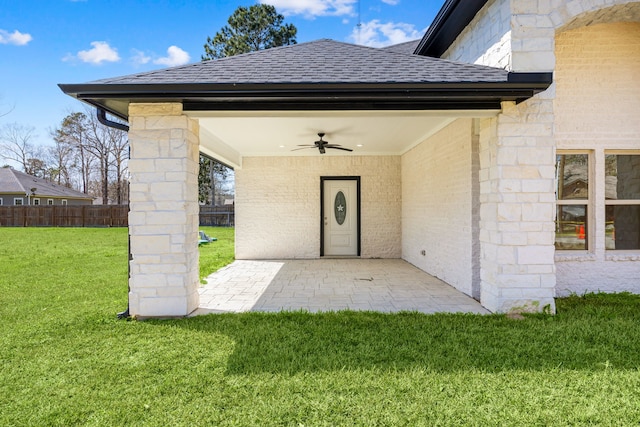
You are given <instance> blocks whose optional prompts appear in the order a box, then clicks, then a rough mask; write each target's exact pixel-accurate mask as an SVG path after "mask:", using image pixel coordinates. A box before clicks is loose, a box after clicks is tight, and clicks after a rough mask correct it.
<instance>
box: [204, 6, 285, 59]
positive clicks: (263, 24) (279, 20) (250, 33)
mask: <svg viewBox="0 0 640 427" xmlns="http://www.w3.org/2000/svg"><path fill="white" fill-rule="evenodd" d="M227 22H228V23H229V25H225V26H224V27H222V29H221V30H220V31H218V32H217V33H216V35H215V36H214V37H213V38H211V37H207V43H206V44H205V45H204V50H205V54H204V55H202V60H203V61H208V60H211V59H218V58H224V57H227V56H233V55H239V54H241V53H248V52H254V51H257V50H263V49H269V48H272V47H278V46H287V45H292V44H296V33H297V32H298V30H297V29H296V27H295V26H294V25H293V24H284V23H283V22H284V16H282V15H281V14H279V13H277V12H276V8H275V7H273V6H271V5H268V4H256V5H253V6H250V7H249V8H246V7H244V6H240V7H239V8H237V9H236V10H235V12H233V14H232V15H231V16H230V17H229V20H228V21H227Z"/></svg>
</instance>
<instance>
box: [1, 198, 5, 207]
mask: <svg viewBox="0 0 640 427" xmlns="http://www.w3.org/2000/svg"><path fill="white" fill-rule="evenodd" d="M3 203H4V199H3V198H2V197H0V206H2V204H3Z"/></svg>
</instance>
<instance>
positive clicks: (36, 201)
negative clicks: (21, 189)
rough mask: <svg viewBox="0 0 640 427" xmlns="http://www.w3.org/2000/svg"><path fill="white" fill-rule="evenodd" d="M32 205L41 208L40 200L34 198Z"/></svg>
mask: <svg viewBox="0 0 640 427" xmlns="http://www.w3.org/2000/svg"><path fill="white" fill-rule="evenodd" d="M31 204H32V205H33V206H40V198H38V197H34V198H33V199H31Z"/></svg>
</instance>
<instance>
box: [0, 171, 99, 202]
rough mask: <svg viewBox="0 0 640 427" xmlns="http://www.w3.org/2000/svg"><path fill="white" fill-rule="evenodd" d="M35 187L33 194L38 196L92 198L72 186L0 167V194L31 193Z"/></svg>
mask: <svg viewBox="0 0 640 427" xmlns="http://www.w3.org/2000/svg"><path fill="white" fill-rule="evenodd" d="M32 188H35V189H36V190H35V193H34V194H33V195H34V196H36V197H38V196H40V197H63V198H66V199H87V200H93V197H91V196H89V195H88V194H85V193H81V192H80V191H76V190H74V189H72V188H68V187H65V186H63V185H58V184H56V183H53V182H50V181H47V180H46V179H42V178H37V177H35V176H32V175H28V174H26V173H23V172H19V171H17V170H14V169H11V168H0V193H1V194H20V195H25V194H27V193H29V194H31V189H32Z"/></svg>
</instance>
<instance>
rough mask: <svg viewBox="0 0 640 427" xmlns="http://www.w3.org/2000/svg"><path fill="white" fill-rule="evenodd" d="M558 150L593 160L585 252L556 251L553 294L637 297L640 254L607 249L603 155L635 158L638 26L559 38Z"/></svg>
mask: <svg viewBox="0 0 640 427" xmlns="http://www.w3.org/2000/svg"><path fill="white" fill-rule="evenodd" d="M555 49H556V50H555V52H556V71H555V81H556V83H555V84H556V99H555V101H554V104H555V105H554V110H555V113H556V122H555V139H556V143H557V147H558V149H559V150H560V149H562V150H581V151H583V152H585V151H586V152H589V153H591V158H590V162H591V166H592V176H591V180H590V182H589V184H590V189H591V191H592V203H591V205H590V206H589V210H590V211H591V213H592V216H591V218H592V221H591V223H590V224H589V227H590V228H589V231H590V232H589V235H590V237H589V239H590V241H589V243H590V245H589V250H588V251H582V252H579V251H557V252H556V265H557V282H558V283H557V293H558V295H561V296H562V295H568V294H570V293H572V292H574V293H578V294H581V293H584V292H597V291H609V292H614V291H615V292H619V291H632V292H640V263H639V262H638V261H640V251H638V250H633V251H622V252H621V251H607V250H606V249H605V228H604V227H605V221H604V217H605V187H604V177H605V170H604V156H605V153H606V151H607V150H636V151H635V154H640V120H638V111H640V80H638V77H640V23H637V22H619V23H610V24H597V25H592V26H588V27H580V28H576V29H571V30H568V31H563V32H560V33H559V34H558V35H557V38H556V46H555Z"/></svg>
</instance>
